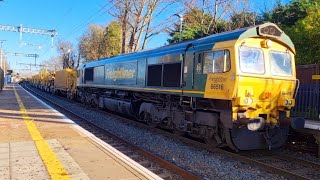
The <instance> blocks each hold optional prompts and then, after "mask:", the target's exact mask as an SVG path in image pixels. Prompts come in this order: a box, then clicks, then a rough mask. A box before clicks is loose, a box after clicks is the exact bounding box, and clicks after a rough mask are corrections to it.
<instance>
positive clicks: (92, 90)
mask: <svg viewBox="0 0 320 180" xmlns="http://www.w3.org/2000/svg"><path fill="white" fill-rule="evenodd" d="M68 71H69V72H72V71H74V72H75V71H76V70H70V69H69V70H68ZM75 74H77V75H76V77H75V78H74V81H76V82H74V83H69V84H72V86H70V85H69V86H70V87H66V88H65V94H67V96H68V97H70V98H74V99H77V100H78V101H81V102H82V103H85V104H87V105H90V106H94V107H100V108H103V109H107V110H109V111H114V112H118V113H122V114H125V115H127V116H132V117H134V118H136V119H137V120H139V121H143V122H145V123H147V124H149V125H150V126H151V127H157V126H158V127H161V128H165V129H168V130H171V131H173V132H174V133H177V134H180V135H186V134H187V135H189V136H192V137H195V138H200V139H203V140H204V141H205V142H206V143H208V144H212V146H219V147H221V146H229V147H230V148H232V149H234V150H236V151H238V150H252V149H267V148H269V149H270V148H278V147H280V146H281V145H283V144H284V143H285V142H286V139H287V136H288V131H289V127H290V125H292V127H295V128H298V127H303V125H304V119H301V118H290V109H291V108H292V107H293V106H294V104H295V100H294V98H295V95H296V92H297V89H298V85H299V82H298V80H297V79H296V72H295V48H294V45H293V43H292V41H291V40H290V38H289V37H288V36H287V35H286V34H285V33H284V32H283V31H282V30H281V29H280V28H279V27H277V26H276V25H275V24H272V23H266V24H262V25H258V26H254V27H248V28H243V29H238V30H234V31H230V32H225V33H220V34H214V35H211V36H208V37H204V38H201V39H196V40H191V41H185V42H182V43H177V44H173V45H168V46H164V47H160V48H156V49H152V50H145V51H141V52H136V53H129V54H123V55H119V56H116V57H112V58H105V59H100V60H97V61H94V62H88V63H84V64H82V65H81V66H80V67H79V68H78V69H77V72H76V73H75ZM65 77H68V76H65ZM49 79H50V78H49ZM69 81H70V80H69ZM38 82H39V81H38ZM64 82H68V80H65V81H64ZM49 84H50V83H49ZM51 84H52V83H51ZM53 84H54V83H53ZM65 85H66V86H68V83H65ZM52 87H53V88H52ZM52 87H49V88H48V87H47V89H53V90H52V91H53V92H54V91H55V90H54V86H52Z"/></svg>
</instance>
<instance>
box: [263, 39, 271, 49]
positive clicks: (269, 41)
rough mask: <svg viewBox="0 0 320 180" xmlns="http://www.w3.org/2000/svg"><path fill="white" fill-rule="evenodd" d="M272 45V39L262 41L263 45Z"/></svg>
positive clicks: (265, 46)
mask: <svg viewBox="0 0 320 180" xmlns="http://www.w3.org/2000/svg"><path fill="white" fill-rule="evenodd" d="M271 46H272V41H271V40H269V39H266V40H263V41H261V47H263V48H270V47H271Z"/></svg>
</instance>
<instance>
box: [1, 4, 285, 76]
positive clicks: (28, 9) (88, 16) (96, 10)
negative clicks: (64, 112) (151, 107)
mask: <svg viewBox="0 0 320 180" xmlns="http://www.w3.org/2000/svg"><path fill="white" fill-rule="evenodd" d="M263 1H264V2H267V3H266V4H267V6H271V5H272V4H273V3H274V2H275V1H276V0H256V3H254V4H253V8H254V9H255V10H257V11H258V12H259V11H262V10H263V9H264V6H263ZM288 1H289V0H282V3H287V2H288ZM111 8H112V6H111V4H108V1H107V0H90V1H84V0H4V1H0V24H1V25H11V26H20V25H21V24H22V26H23V27H29V28H39V29H47V30H51V29H55V30H56V31H57V32H58V36H57V37H55V38H54V44H55V43H56V42H57V40H58V39H61V40H63V41H70V42H72V43H73V44H75V45H76V44H77V42H78V40H79V37H80V36H81V35H82V34H83V33H85V31H86V30H87V28H88V26H89V24H90V23H95V24H101V25H106V24H108V23H110V22H111V21H112V20H114V18H113V17H112V16H111V15H110V14H109V13H108V12H107V11H108V10H109V11H110V10H112V9H111ZM182 8H183V7H182V5H181V6H179V5H176V6H173V7H171V8H170V9H166V11H165V12H164V13H163V15H161V16H160V17H159V18H158V19H157V20H156V21H158V22H161V21H164V20H165V19H166V18H167V17H168V16H172V15H173V14H175V13H176V12H177V11H179V10H180V9H182ZM268 8H270V7H268ZM178 21H179V19H178V18H177V22H178ZM155 23H157V22H155ZM172 23H175V22H174V20H173V22H172ZM167 39H168V35H167V34H166V33H165V32H164V33H160V34H159V35H157V36H156V37H154V38H153V39H152V40H151V41H150V42H149V43H148V46H147V48H155V47H159V46H163V45H164V44H165V43H166V42H167ZM0 40H5V42H4V43H3V50H4V51H5V52H14V53H27V54H38V55H39V58H37V62H36V63H37V64H42V63H43V62H44V61H46V60H49V59H50V58H51V57H54V56H56V55H57V52H56V47H55V46H53V47H52V46H51V38H50V37H49V36H44V35H33V34H26V33H24V34H23V35H22V45H20V35H19V33H15V32H6V31H0ZM7 59H8V62H9V64H10V66H11V68H12V69H14V70H15V71H16V72H20V73H22V74H23V73H31V72H30V65H25V64H30V63H31V64H35V59H34V58H26V57H20V56H19V57H16V56H11V55H9V54H8V55H7ZM39 69H40V68H39V67H34V66H32V67H31V70H32V72H35V71H37V70H39Z"/></svg>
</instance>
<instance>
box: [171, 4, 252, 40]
mask: <svg viewBox="0 0 320 180" xmlns="http://www.w3.org/2000/svg"><path fill="white" fill-rule="evenodd" d="M181 2H182V3H183V4H184V5H185V9H186V13H185V14H184V22H183V23H184V26H183V33H182V39H183V40H187V39H194V38H199V37H203V36H208V35H211V34H215V33H220V32H224V31H228V30H232V29H235V28H240V27H245V26H248V25H251V24H255V17H256V15H255V13H250V12H247V6H248V4H247V0H188V1H181ZM230 19H231V20H230ZM169 34H170V36H171V37H172V38H171V39H168V42H169V43H175V42H178V41H179V36H180V35H179V25H178V24H175V26H174V28H173V29H169Z"/></svg>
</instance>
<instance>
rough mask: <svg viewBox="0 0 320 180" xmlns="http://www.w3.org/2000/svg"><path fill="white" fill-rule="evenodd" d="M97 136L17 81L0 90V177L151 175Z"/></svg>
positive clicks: (121, 176) (116, 177) (77, 177)
mask: <svg viewBox="0 0 320 180" xmlns="http://www.w3.org/2000/svg"><path fill="white" fill-rule="evenodd" d="M99 142H100V141H99V140H97V138H96V137H94V136H93V135H92V134H91V133H89V132H87V131H86V130H84V129H82V128H81V127H79V126H78V125H77V124H75V123H74V122H72V121H71V120H67V119H66V117H64V116H63V115H62V114H60V113H58V112H57V111H54V110H52V109H50V108H49V107H47V106H46V105H44V104H43V103H41V102H40V101H39V100H37V99H36V98H35V97H33V96H31V95H30V94H29V93H27V92H26V91H25V90H24V89H22V88H21V87H20V86H19V85H17V84H15V85H14V84H11V85H8V86H7V87H6V88H5V89H4V90H3V91H1V92H0V179H1V180H2V179H83V180H85V179H130V180H131V179H151V178H150V177H152V176H153V175H154V174H152V173H151V172H148V171H147V170H146V169H137V167H136V166H135V164H134V163H133V164H130V163H128V162H126V161H125V160H124V159H125V158H127V157H122V158H119V157H118V155H117V153H120V152H116V153H115V151H116V150H115V149H112V148H111V150H110V148H109V149H108V148H106V147H107V145H104V144H103V143H99ZM120 154H121V153H120ZM122 155H123V154H122ZM122 155H121V156H122ZM138 168H139V166H138ZM142 172H143V173H142ZM145 173H146V174H148V175H146V174H145ZM150 175H151V176H150Z"/></svg>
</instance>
